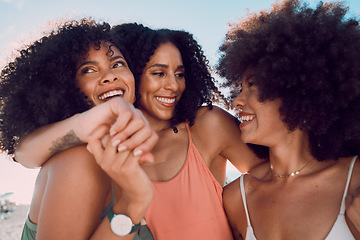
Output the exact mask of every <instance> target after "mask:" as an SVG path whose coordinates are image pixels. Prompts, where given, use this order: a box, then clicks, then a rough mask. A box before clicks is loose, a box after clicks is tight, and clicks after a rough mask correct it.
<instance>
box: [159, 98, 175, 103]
mask: <svg viewBox="0 0 360 240" xmlns="http://www.w3.org/2000/svg"><path fill="white" fill-rule="evenodd" d="M156 100H158V101H160V102H163V103H174V102H175V98H164V97H156Z"/></svg>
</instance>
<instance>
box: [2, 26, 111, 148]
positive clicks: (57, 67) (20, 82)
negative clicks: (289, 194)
mask: <svg viewBox="0 0 360 240" xmlns="http://www.w3.org/2000/svg"><path fill="white" fill-rule="evenodd" d="M109 32H110V25H109V24H108V23H105V22H101V23H96V22H95V21H94V20H92V19H82V20H80V21H69V22H66V23H64V24H62V25H61V26H60V27H59V28H58V29H56V30H53V31H52V32H51V33H50V34H48V35H47V36H45V37H43V38H41V39H40V40H38V41H35V42H34V43H33V44H32V45H30V46H28V47H27V48H26V49H23V50H21V51H20V52H19V53H20V56H19V57H17V58H16V59H15V60H14V61H13V62H10V63H9V64H8V65H7V66H5V67H4V68H3V70H2V72H1V82H0V131H1V138H0V149H1V151H4V152H6V153H8V154H13V153H14V149H15V146H16V144H17V143H18V141H19V140H20V139H21V138H22V137H23V136H24V135H25V134H27V133H30V132H32V131H33V130H35V129H37V128H39V127H41V126H43V125H47V124H50V123H53V122H57V121H60V120H63V119H65V118H68V117H70V116H72V115H74V114H76V113H80V112H83V111H85V110H87V109H89V108H90V107H91V106H90V105H89V103H88V102H87V100H86V99H85V96H84V94H83V93H81V92H80V90H79V89H78V88H77V87H76V81H75V75H76V64H77V63H78V61H79V59H80V58H81V57H83V56H84V54H86V53H87V52H88V50H89V46H90V45H91V44H94V45H95V47H100V43H101V41H109V40H110V34H109Z"/></svg>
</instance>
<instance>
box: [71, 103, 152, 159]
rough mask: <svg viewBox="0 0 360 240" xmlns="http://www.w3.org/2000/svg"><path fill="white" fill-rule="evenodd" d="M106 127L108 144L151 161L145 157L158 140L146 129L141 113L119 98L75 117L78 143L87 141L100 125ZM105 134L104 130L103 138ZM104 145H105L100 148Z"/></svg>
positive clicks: (147, 156) (148, 127)
mask: <svg viewBox="0 0 360 240" xmlns="http://www.w3.org/2000/svg"><path fill="white" fill-rule="evenodd" d="M102 125H104V126H108V128H110V135H112V137H113V138H112V140H111V141H112V144H113V145H114V146H118V145H119V144H120V145H119V146H118V148H119V150H120V151H122V150H126V149H128V150H134V154H135V156H139V155H142V154H143V153H144V156H143V157H142V158H145V159H148V160H150V161H151V160H152V156H151V155H149V154H146V153H148V152H150V150H151V149H152V148H153V147H154V146H155V144H156V143H157V141H158V136H157V134H156V133H155V132H154V131H153V130H152V129H151V128H150V126H149V123H148V122H147V120H146V119H145V117H144V116H143V115H142V113H141V112H140V111H139V110H137V109H135V108H134V107H133V105H132V104H130V103H128V102H125V101H124V100H123V99H121V98H113V99H111V100H109V101H107V102H105V103H103V104H100V105H98V106H95V107H94V108H92V109H90V110H88V111H86V112H84V113H81V114H79V115H78V119H77V127H76V129H77V130H76V133H77V135H78V137H79V138H80V140H81V141H83V142H89V137H90V136H91V134H92V133H93V132H94V131H95V130H96V129H97V128H99V127H100V126H102ZM108 134H109V129H107V130H106V131H105V132H104V134H103V136H105V135H108ZM104 146H105V145H104Z"/></svg>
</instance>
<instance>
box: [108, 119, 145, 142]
mask: <svg viewBox="0 0 360 240" xmlns="http://www.w3.org/2000/svg"><path fill="white" fill-rule="evenodd" d="M145 128H149V129H150V127H148V126H146V125H145V123H144V121H143V119H141V118H135V119H134V118H133V119H132V120H131V121H129V123H128V124H127V126H126V127H125V128H124V129H123V130H122V131H120V132H116V134H114V133H113V135H112V142H113V145H117V144H119V143H121V142H123V141H125V140H126V139H128V138H130V137H132V136H133V135H134V134H136V133H137V132H139V131H141V130H143V129H145ZM142 134H144V133H142ZM147 135H148V136H143V137H137V139H136V140H138V141H141V142H143V141H144V140H145V139H146V138H148V137H149V134H147ZM136 140H133V142H134V143H133V144H136ZM137 145H138V144H137ZM137 145H136V146H137ZM127 146H128V145H127ZM129 146H130V145H129ZM132 148H133V147H132ZM132 148H130V149H132Z"/></svg>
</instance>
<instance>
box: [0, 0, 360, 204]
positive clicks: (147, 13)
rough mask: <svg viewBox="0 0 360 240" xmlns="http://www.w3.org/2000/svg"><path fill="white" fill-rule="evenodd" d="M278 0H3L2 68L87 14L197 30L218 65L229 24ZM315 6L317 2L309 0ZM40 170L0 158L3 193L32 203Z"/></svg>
mask: <svg viewBox="0 0 360 240" xmlns="http://www.w3.org/2000/svg"><path fill="white" fill-rule="evenodd" d="M274 2H275V0H221V1H220V0H182V1H181V0H177V1H174V0H163V1H161V0H132V1H129V0H127V1H124V0H112V1H111V0H98V1H91V0H78V1H77V0H61V1H60V0H54V1H49V0H0V67H3V66H4V65H5V64H6V63H7V62H9V61H11V60H12V59H13V58H14V56H15V55H16V50H19V49H21V48H22V47H23V46H24V45H26V44H29V43H31V42H32V41H34V40H36V39H38V38H40V37H41V36H42V35H43V34H42V33H43V32H44V31H48V30H49V29H51V27H52V26H53V25H54V23H56V22H61V21H62V20H64V19H66V20H70V19H80V18H82V17H92V18H93V19H95V20H103V21H107V22H109V23H110V24H119V23H123V22H138V23H142V24H144V25H147V26H150V27H153V28H163V27H166V28H173V29H183V30H186V31H189V32H191V33H192V34H194V36H195V38H196V39H197V40H198V42H199V44H200V45H201V46H202V47H203V50H204V52H205V55H206V56H207V57H208V59H209V60H210V64H212V65H214V64H215V63H216V61H217V58H218V51H217V50H218V47H219V45H220V44H221V43H222V41H223V39H224V36H225V32H226V30H227V26H228V23H229V22H230V23H231V22H236V21H237V20H238V19H239V18H242V17H245V16H246V15H247V14H248V13H251V12H254V11H258V10H263V9H269V8H270V6H271V5H272V4H273V3H274ZM308 2H309V3H310V4H311V5H312V6H314V4H315V3H317V2H318V1H314V0H309V1H308ZM345 2H346V3H348V6H350V14H352V15H359V14H360V1H359V0H349V1H345ZM37 172H38V170H29V169H26V168H24V167H22V166H21V165H19V164H16V163H13V162H11V161H9V160H5V159H4V158H3V157H0V195H1V194H4V193H6V192H14V195H13V196H14V199H15V200H16V201H17V202H18V203H26V204H27V203H29V202H30V200H31V196H32V191H33V187H34V181H35V177H36V174H37Z"/></svg>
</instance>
